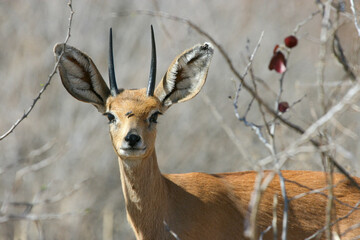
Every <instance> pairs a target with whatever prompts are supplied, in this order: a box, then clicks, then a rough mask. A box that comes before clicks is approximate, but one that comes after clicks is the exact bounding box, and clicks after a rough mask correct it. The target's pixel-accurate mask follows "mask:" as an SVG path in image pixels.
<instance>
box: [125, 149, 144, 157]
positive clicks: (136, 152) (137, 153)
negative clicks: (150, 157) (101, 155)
mask: <svg viewBox="0 0 360 240" xmlns="http://www.w3.org/2000/svg"><path fill="white" fill-rule="evenodd" d="M145 152H146V148H144V149H122V148H120V150H119V155H120V156H121V157H126V158H136V157H141V156H143V155H144V154H145Z"/></svg>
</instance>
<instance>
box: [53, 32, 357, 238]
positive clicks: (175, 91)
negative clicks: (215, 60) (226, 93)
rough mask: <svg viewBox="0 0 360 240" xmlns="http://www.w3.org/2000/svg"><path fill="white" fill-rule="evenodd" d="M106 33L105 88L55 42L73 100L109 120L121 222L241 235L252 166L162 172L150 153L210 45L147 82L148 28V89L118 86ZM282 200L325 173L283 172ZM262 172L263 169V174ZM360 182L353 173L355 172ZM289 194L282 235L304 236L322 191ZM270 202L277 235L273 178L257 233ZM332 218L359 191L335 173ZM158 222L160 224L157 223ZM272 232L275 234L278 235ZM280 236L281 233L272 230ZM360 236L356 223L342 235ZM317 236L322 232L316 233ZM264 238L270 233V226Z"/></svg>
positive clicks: (323, 201)
mask: <svg viewBox="0 0 360 240" xmlns="http://www.w3.org/2000/svg"><path fill="white" fill-rule="evenodd" d="M111 39H112V38H111V37H110V63H109V76H110V89H109V88H108V87H107V85H106V83H105V82H104V80H103V78H102V76H101V75H100V73H99V71H98V70H97V68H96V66H95V64H94V63H93V61H92V60H91V59H90V57H88V56H87V55H86V54H84V53H82V52H81V51H79V50H77V49H76V48H73V47H71V46H68V45H66V46H65V45H64V44H57V45H56V46H55V48H54V52H55V55H56V57H57V58H58V59H59V57H60V56H61V59H60V62H59V73H60V76H61V80H62V82H63V85H64V86H65V88H66V89H67V90H68V92H69V93H70V94H71V95H73V96H74V97H75V98H77V99H79V100H81V101H85V102H88V103H91V104H93V105H94V106H95V107H96V108H97V109H98V110H99V112H101V113H103V114H104V115H106V116H107V117H108V118H109V125H110V126H109V128H110V136H111V140H112V144H113V147H114V150H115V152H116V154H117V156H118V162H119V167H120V175H121V183H122V189H123V193H124V198H125V203H126V210H127V217H128V221H129V222H130V224H131V225H132V228H133V230H134V233H135V235H136V238H137V239H156V240H161V239H175V238H174V236H173V235H172V234H171V233H170V232H169V229H167V228H170V229H171V231H172V232H174V233H176V234H177V236H178V237H179V238H180V239H182V240H186V239H245V236H244V224H245V221H246V219H247V218H248V206H249V201H250V198H251V193H252V192H253V190H254V185H255V178H256V175H257V172H254V171H248V172H236V173H220V174H206V173H186V174H162V173H161V172H160V170H159V167H158V164H157V158H156V152H155V137H156V120H157V117H158V115H160V114H163V113H164V112H165V111H166V110H167V109H168V108H169V107H170V106H172V105H173V104H175V103H177V102H183V101H186V100H189V99H191V98H193V97H194V96H195V95H196V94H197V93H198V92H199V91H200V89H201V88H202V86H203V84H204V83H205V79H206V76H207V72H208V68H209V65H210V61H211V58H212V55H213V48H212V46H211V45H210V44H209V43H205V44H203V45H196V46H194V47H193V48H191V49H189V50H186V51H185V52H184V53H182V54H180V55H179V56H178V57H176V58H175V60H174V61H173V62H172V63H171V65H170V67H169V69H168V71H167V72H166V74H165V76H164V77H163V78H162V80H161V82H160V83H159V85H158V86H157V87H156V89H155V88H154V83H155V76H156V67H155V64H156V57H155V55H156V51H155V41H154V36H153V32H152V46H153V48H152V49H153V51H152V56H153V57H152V67H151V71H150V77H149V86H148V88H147V89H138V90H125V89H118V88H117V86H116V81H115V74H114V69H113V60H112V40H111ZM282 173H283V176H284V178H285V179H287V181H286V190H287V195H288V198H289V199H290V200H291V198H292V197H295V196H297V195H298V194H301V193H305V192H308V191H309V189H321V188H324V187H325V186H326V183H325V182H326V181H325V174H324V173H322V172H310V171H282ZM265 174H268V172H267V173H265ZM355 180H356V181H357V182H358V183H359V184H360V179H359V178H355ZM320 192H321V193H316V194H308V195H305V196H303V197H301V198H299V199H296V200H291V201H290V205H289V211H288V212H289V221H288V239H304V238H306V237H309V236H311V235H312V234H314V233H315V232H316V231H317V230H319V229H322V228H324V227H325V225H326V205H327V194H328V193H327V190H324V189H323V190H322V191H320ZM274 194H277V195H278V196H279V203H278V205H277V216H278V222H277V226H278V232H279V233H281V220H282V214H283V213H282V211H283V205H284V202H283V199H282V197H281V190H280V184H279V178H278V177H275V178H274V179H273V180H272V181H271V183H270V185H269V187H268V188H267V189H266V191H265V192H264V194H263V196H262V198H261V202H260V205H259V209H258V214H257V220H256V232H257V237H258V236H259V234H260V233H261V232H262V231H264V230H265V229H266V228H267V227H269V226H271V225H272V219H273V196H274ZM334 197H335V201H334V208H333V209H335V212H334V214H333V219H332V222H334V221H335V220H336V219H338V218H340V217H343V216H346V215H347V214H349V212H350V211H351V210H352V207H354V206H355V205H356V204H358V202H359V201H360V191H359V190H358V189H357V188H355V187H354V186H353V185H351V184H350V183H349V181H348V180H347V179H346V178H345V177H343V176H342V175H340V174H335V177H334ZM164 222H165V224H166V227H165V226H164ZM358 223H360V210H358V209H355V210H354V211H353V212H351V213H350V214H349V216H348V217H347V218H344V219H343V220H340V221H338V222H336V224H333V226H332V229H331V230H332V231H335V232H338V233H339V234H341V233H343V232H344V231H346V230H347V229H348V228H349V227H351V226H353V225H356V224H358ZM278 235H279V234H278ZM279 236H280V235H279ZM355 236H360V226H358V227H357V228H355V227H354V229H353V230H349V231H347V232H346V234H344V235H343V236H342V239H351V238H353V237H355ZM323 237H324V234H323V235H322V238H323ZM263 238H264V239H274V237H273V231H269V232H267V233H266V234H265V235H264V236H263Z"/></svg>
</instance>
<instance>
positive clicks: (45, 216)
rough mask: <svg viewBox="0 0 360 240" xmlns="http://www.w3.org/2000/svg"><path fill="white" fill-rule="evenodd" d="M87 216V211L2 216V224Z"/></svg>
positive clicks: (0, 217)
mask: <svg viewBox="0 0 360 240" xmlns="http://www.w3.org/2000/svg"><path fill="white" fill-rule="evenodd" d="M84 214H86V211H83V212H78V213H74V212H70V213H61V214H50V213H49V214H41V215H36V214H27V215H23V214H9V215H5V216H0V223H5V222H9V221H20V220H27V221H45V220H47V221H48V220H59V219H63V218H64V217H70V216H79V215H80V216H81V215H84Z"/></svg>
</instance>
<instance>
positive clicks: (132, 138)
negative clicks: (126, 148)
mask: <svg viewBox="0 0 360 240" xmlns="http://www.w3.org/2000/svg"><path fill="white" fill-rule="evenodd" d="M140 139H141V138H140V136H139V135H137V134H134V133H128V135H126V137H125V141H127V142H128V143H129V145H130V147H134V146H135V145H136V144H137V143H138V142H139V141H140Z"/></svg>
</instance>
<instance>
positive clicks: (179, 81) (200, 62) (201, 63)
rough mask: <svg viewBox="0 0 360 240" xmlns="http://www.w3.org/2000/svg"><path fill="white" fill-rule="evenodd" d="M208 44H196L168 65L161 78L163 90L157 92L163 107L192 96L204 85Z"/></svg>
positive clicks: (211, 51)
mask: <svg viewBox="0 0 360 240" xmlns="http://www.w3.org/2000/svg"><path fill="white" fill-rule="evenodd" d="M212 54H213V49H212V47H211V45H210V44H208V43H205V44H204V45H197V46H195V47H194V48H192V49H190V50H188V51H185V53H183V54H182V55H180V56H179V57H178V58H177V59H176V60H175V61H174V62H173V64H172V65H171V66H170V67H169V70H168V72H167V75H166V78H165V79H163V80H164V82H163V88H164V91H163V92H162V93H161V94H159V96H158V97H159V99H160V100H161V101H163V105H164V106H165V107H169V106H170V105H172V104H174V103H177V102H184V101H187V100H189V99H191V98H193V97H194V96H195V95H196V94H197V93H198V92H199V91H200V89H201V87H202V86H203V85H204V83H205V80H206V75H207V71H208V68H209V65H210V61H211V58H212Z"/></svg>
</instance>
